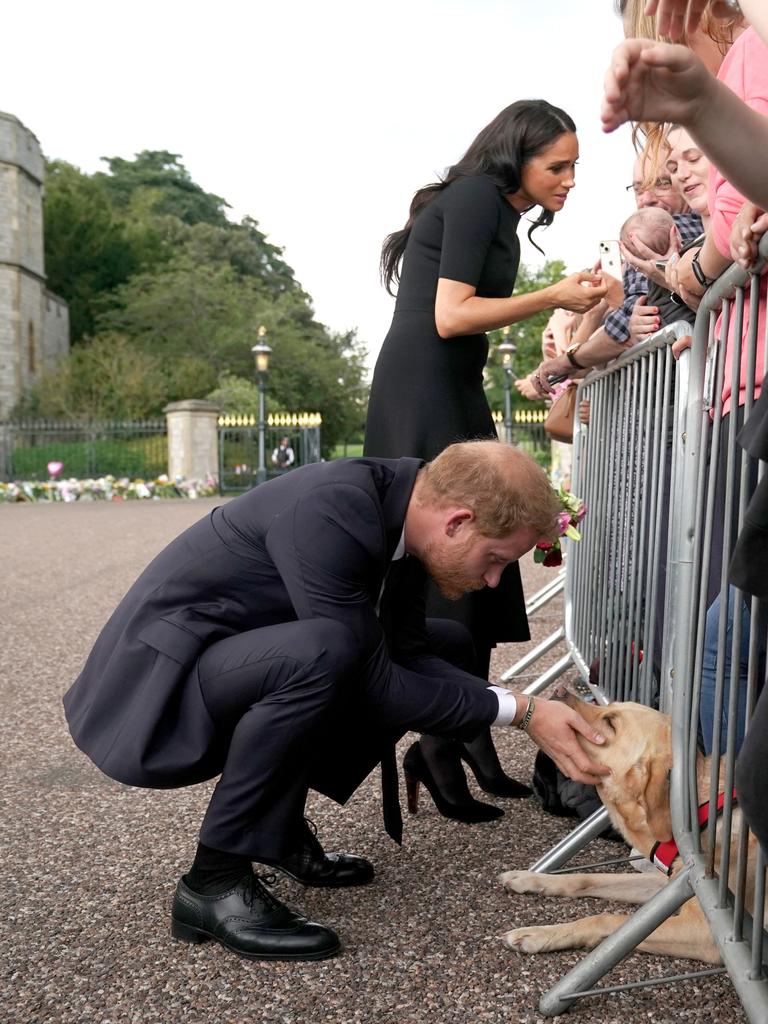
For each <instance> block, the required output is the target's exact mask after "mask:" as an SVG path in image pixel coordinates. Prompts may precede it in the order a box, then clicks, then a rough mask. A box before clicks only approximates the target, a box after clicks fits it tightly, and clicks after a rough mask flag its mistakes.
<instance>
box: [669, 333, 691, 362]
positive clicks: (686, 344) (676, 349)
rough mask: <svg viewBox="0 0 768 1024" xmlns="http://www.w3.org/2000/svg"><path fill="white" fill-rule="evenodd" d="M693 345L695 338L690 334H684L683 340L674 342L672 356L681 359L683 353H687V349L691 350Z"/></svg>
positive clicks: (679, 339)
mask: <svg viewBox="0 0 768 1024" xmlns="http://www.w3.org/2000/svg"><path fill="white" fill-rule="evenodd" d="M692 344H693V337H692V336H691V335H690V334H684V335H683V336H682V338H678V339H677V341H673V342H672V355H673V356H674V357H675V359H679V358H680V356H681V355H682V354H683V352H685V350H686V349H687V348H690V347H691V345H692Z"/></svg>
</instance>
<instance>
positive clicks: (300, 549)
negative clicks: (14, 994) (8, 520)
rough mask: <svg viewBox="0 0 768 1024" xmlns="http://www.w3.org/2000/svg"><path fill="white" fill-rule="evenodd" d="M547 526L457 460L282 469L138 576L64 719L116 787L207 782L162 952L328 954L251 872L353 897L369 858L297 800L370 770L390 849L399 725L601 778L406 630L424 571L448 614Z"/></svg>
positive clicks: (345, 790) (535, 505)
mask: <svg viewBox="0 0 768 1024" xmlns="http://www.w3.org/2000/svg"><path fill="white" fill-rule="evenodd" d="M558 510H559V503H558V501H557V499H556V498H555V496H554V493H553V491H552V489H551V487H550V485H549V482H548V480H547V478H546V476H545V474H544V473H543V472H542V471H541V469H539V467H538V466H537V465H536V464H535V462H533V460H532V459H530V458H528V457H527V456H526V455H524V454H523V453H521V452H520V451H518V450H517V449H514V448H511V447H509V446H506V445H502V444H500V443H499V442H496V441H478V442H470V443H466V444H457V445H451V446H450V447H449V448H447V449H446V450H445V451H444V452H443V453H442V454H441V455H439V456H438V457H437V458H436V459H435V460H434V461H433V462H431V463H429V464H428V465H424V464H423V463H421V462H420V461H419V460H417V459H408V458H404V459H399V460H384V459H345V460H339V461H336V462H330V463H321V464H318V465H310V466H304V467H301V468H299V469H297V470H295V471H294V472H292V473H288V474H286V475H285V476H283V477H280V478H279V479H275V480H272V481H270V482H269V483H266V484H263V485H261V486H259V487H257V488H255V489H254V490H252V491H249V492H248V493H247V494H244V495H242V496H241V497H239V498H237V499H235V500H234V501H231V502H229V503H228V504H226V505H224V506H222V507H220V508H217V509H215V510H214V511H213V512H212V513H211V515H210V516H208V517H207V518H206V519H204V520H202V521H201V522H199V523H196V524H195V525H194V526H192V527H190V528H189V529H188V530H186V531H185V532H184V533H182V534H181V535H180V536H179V537H177V538H176V540H174V541H173V542H172V543H171V544H169V545H168V547H167V548H165V550H164V551H162V552H161V553H160V554H159V555H158V556H157V557H156V558H155V559H154V560H153V561H152V562H151V563H150V565H149V566H148V567H147V568H146V569H145V570H144V572H143V573H142V575H141V576H140V577H139V579H138V580H137V581H136V582H135V583H134V585H133V586H132V587H131V589H130V590H129V591H128V593H127V594H126V596H125V597H124V598H123V600H122V601H121V602H120V604H119V605H118V607H117V609H116V610H115V612H114V614H113V615H112V617H111V618H110V620H109V621H108V622H107V624H106V626H105V627H104V629H103V631H102V633H101V634H100V636H99V638H98V640H97V641H96V644H95V646H94V648H93V650H92V652H91V654H90V656H89V658H88V660H87V662H86V664H85V667H84V668H83V671H82V673H81V675H80V676H79V677H78V679H77V680H76V682H75V683H74V685H73V686H72V687H71V689H70V690H69V692H68V693H67V694H66V696H65V698H64V705H65V709H66V715H67V720H68V722H69V727H70V730H71V732H72V736H73V737H74V739H75V742H76V743H77V744H78V746H79V747H80V748H81V749H82V750H84V751H85V753H87V754H88V756H89V757H90V758H91V759H92V760H93V761H94V762H95V763H96V764H97V765H98V767H99V768H100V769H101V770H102V771H103V772H105V773H106V774H107V775H109V776H111V777H112V778H114V779H117V780H119V781H120V782H124V783H127V784H129V785H133V786H148V787H154V788H165V787H175V786H186V785H191V784H193V783H198V782H201V781H203V780H204V779H210V778H212V777H214V776H216V775H219V776H220V778H219V781H218V784H217V785H216V788H215V790H214V793H213V796H212V797H211V801H210V804H209V806H208V809H207V811H206V814H205V817H204V820H203V823H202V829H201V832H200V842H199V845H198V849H197V854H196V856H195V859H194V863H193V864H192V867H191V870H190V871H189V872H188V873H187V874H186V875H184V876H183V878H182V879H181V880H180V881H179V883H178V886H177V889H176V896H175V898H174V904H173V911H172V933H173V935H174V936H175V937H176V938H179V939H186V940H188V941H191V942H203V941H205V940H206V939H215V940H217V941H218V942H220V943H221V944H222V945H224V946H225V947H226V948H227V949H229V950H231V951H232V952H235V953H238V954H240V955H241V956H246V957H251V958H256V959H275V960H316V959H321V958H323V957H327V956H332V955H333V954H334V953H336V952H337V951H338V949H339V948H340V944H339V939H338V937H337V936H336V934H335V933H334V932H333V931H332V930H331V929H330V928H326V927H324V926H323V925H320V924H316V923H313V922H311V921H307V920H306V918H304V917H303V916H302V915H300V914H299V913H297V912H295V911H293V910H291V909H289V908H288V907H287V906H285V905H284V904H282V903H281V902H279V901H278V900H277V899H276V898H275V897H274V896H273V895H272V893H271V892H269V890H268V889H267V888H265V885H264V883H263V881H262V880H261V879H260V878H259V877H258V876H257V875H255V874H254V873H253V868H252V861H257V862H259V863H263V864H269V865H272V866H274V867H276V868H278V869H279V870H281V871H283V872H285V873H286V874H288V875H290V876H291V877H292V878H294V879H296V880H298V881H299V882H303V883H304V884H305V885H321V886H347V885H358V884H362V883H365V882H369V881H370V880H371V879H372V877H373V866H372V865H371V864H370V863H369V862H368V861H366V860H364V859H363V858H361V857H355V856H352V855H349V854H328V853H325V852H324V851H323V848H322V846H321V845H320V842H319V841H318V840H317V838H316V837H315V836H314V834H313V833H312V832H311V831H310V830H309V828H308V826H307V823H306V821H305V819H304V805H305V801H306V798H307V792H308V789H309V788H312V789H315V790H316V791H319V792H321V793H324V794H326V795H327V796H329V797H331V798H333V799H335V800H337V801H339V802H344V801H346V800H347V799H348V798H349V797H350V796H351V795H352V793H353V792H354V791H355V789H356V788H357V787H358V786H359V785H360V783H361V782H362V781H363V779H364V778H365V777H366V776H367V775H368V774H369V772H370V771H371V770H372V769H373V768H374V766H375V765H376V764H378V763H379V762H381V764H382V787H383V790H384V792H383V804H384V812H385V824H386V826H387V831H388V832H389V833H390V835H392V836H393V837H394V838H395V839H396V840H397V841H399V840H400V838H401V833H402V819H401V818H400V811H399V803H398V801H397V775H396V769H395V763H394V745H395V743H396V742H397V740H398V739H399V738H400V737H401V736H403V735H404V733H405V732H406V731H408V730H409V729H413V730H416V731H418V732H427V733H431V734H437V735H445V736H454V737H456V738H458V739H463V740H469V739H472V738H473V737H474V736H475V735H477V734H478V733H479V732H480V731H481V730H482V729H484V728H487V726H488V725H492V724H496V725H508V724H520V723H521V722H523V721H524V724H525V727H527V729H528V731H529V733H530V734H531V736H532V737H533V739H534V740H535V741H536V742H537V743H539V745H540V746H542V747H543V748H544V749H545V750H547V752H548V753H549V754H550V756H552V757H553V758H554V759H555V761H556V762H557V763H558V764H559V766H560V767H561V768H562V769H563V770H564V771H566V772H567V773H568V774H571V775H572V776H573V777H574V778H579V779H581V780H582V781H587V782H590V781H595V778H596V776H597V775H598V774H600V773H602V771H603V769H602V768H601V766H599V765H596V764H594V763H592V762H590V760H589V759H588V758H587V757H586V755H585V754H584V753H583V751H582V750H581V748H580V747H579V745H578V743H577V739H576V733H577V732H580V733H584V734H585V735H587V736H588V737H589V738H590V739H592V740H593V741H594V740H595V738H596V737H595V734H594V733H593V732H592V730H591V729H590V728H589V727H588V726H587V725H586V723H585V722H584V720H583V719H582V718H581V716H580V715H577V714H576V713H575V712H573V711H571V709H569V708H567V707H566V705H565V704H562V703H559V702H552V703H550V702H549V701H545V700H543V701H537V702H536V704H535V707H534V705H533V704H531V705H530V706H529V704H528V702H527V701H525V700H521V701H520V702H519V703H520V706H519V707H518V702H517V701H516V700H515V697H514V696H513V695H512V694H511V693H510V692H509V691H506V690H503V689H502V688H500V687H489V686H488V684H487V683H486V682H485V681H483V680H480V679H478V678H476V677H474V676H472V675H471V674H469V673H468V672H466V671H463V670H462V669H460V668H457V667H455V666H454V665H452V664H450V663H449V662H448V661H445V660H441V659H440V658H438V657H436V656H435V651H436V650H437V651H439V650H444V651H445V650H448V647H449V646H450V644H452V645H453V647H454V649H455V648H456V637H455V635H453V636H448V634H447V633H446V632H445V630H441V627H440V620H429V621H425V618H424V609H423V603H422V602H421V600H420V598H419V597H418V595H421V594H422V593H423V589H424V587H423V584H424V573H425V572H428V573H429V574H430V575H431V576H432V577H433V578H434V579H435V580H436V581H437V583H438V584H439V585H440V587H441V588H442V589H443V591H444V592H445V593H446V595H447V596H449V597H451V596H454V597H455V596H458V595H460V594H461V593H463V592H465V591H468V590H472V589H476V588H480V587H483V586H490V587H493V586H495V585H496V584H497V583H498V581H499V576H500V575H501V572H502V570H503V569H504V567H505V565H507V564H508V563H509V562H512V561H515V560H517V559H518V558H520V557H521V556H522V555H523V554H525V552H527V551H528V550H529V549H530V548H531V547H533V545H534V544H535V543H536V541H537V540H539V539H540V538H542V537H550V538H551V537H552V536H553V535H554V533H555V532H556V531H555V526H554V523H555V519H556V515H557V512H558ZM446 625H447V627H448V628H449V629H450V630H453V631H455V630H456V629H457V628H459V629H460V628H461V627H457V626H456V624H455V623H447V624H446ZM468 642H469V643H470V646H471V639H468ZM459 646H460V645H459ZM453 660H454V661H455V660H460V659H456V658H454V659H453Z"/></svg>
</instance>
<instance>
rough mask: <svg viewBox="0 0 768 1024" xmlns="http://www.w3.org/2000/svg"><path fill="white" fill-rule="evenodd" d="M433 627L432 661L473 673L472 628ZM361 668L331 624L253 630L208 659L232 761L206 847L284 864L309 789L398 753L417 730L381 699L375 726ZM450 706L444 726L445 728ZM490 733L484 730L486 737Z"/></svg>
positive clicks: (212, 700)
mask: <svg viewBox="0 0 768 1024" xmlns="http://www.w3.org/2000/svg"><path fill="white" fill-rule="evenodd" d="M427 626H428V634H429V638H430V648H431V651H432V653H433V654H434V655H435V656H437V657H441V658H443V659H444V660H446V661H450V662H451V663H452V664H454V665H456V666H458V667H459V668H463V669H464V670H465V671H469V672H472V671H473V667H474V649H473V646H472V640H471V637H470V636H469V633H468V632H467V631H466V630H465V629H464V627H463V626H461V625H460V624H459V623H456V622H451V621H446V620H433V619H430V620H427ZM357 669H358V656H357V650H356V645H355V640H354V637H353V636H352V634H351V633H350V632H349V630H347V628H346V627H345V626H341V625H339V624H338V623H336V622H333V621H330V620H324V619H317V620H306V619H305V620H302V621H300V622H288V623H282V624H280V625H275V626H267V627H264V628H261V629H255V630H251V631H249V632H247V633H241V634H239V635H237V636H233V637H228V638H227V639H225V640H221V641H219V642H218V643H216V644H213V645H212V646H211V647H209V648H208V649H207V650H206V651H205V652H204V653H203V655H202V656H201V658H200V660H199V662H198V664H197V666H196V670H195V671H196V672H197V675H198V679H199V685H200V688H201V692H202V695H203V699H204V700H205V704H206V707H207V709H208V712H209V714H210V715H211V718H212V719H213V721H214V723H215V725H216V728H217V730H218V731H219V733H220V742H221V743H222V744H223V745H224V746H225V748H226V749H227V756H226V760H225V764H224V769H223V771H222V774H221V777H220V779H219V781H218V783H217V785H216V788H215V790H214V793H213V796H212V797H211V801H210V803H209V805H208V809H207V811H206V814H205V817H204V819H203V825H202V828H201V832H200V841H201V842H202V843H204V844H205V845H206V846H210V847H213V848H214V849H217V850H223V851H225V852H227V853H239V854H242V855H244V856H248V857H250V858H251V859H252V860H257V861H266V862H269V861H275V860H280V859H281V858H283V857H284V856H285V855H286V854H287V853H289V852H291V851H292V850H293V849H295V848H296V846H297V845H298V843H299V841H300V835H301V828H302V819H303V812H304V805H305V802H306V798H307V792H308V790H309V789H310V788H313V789H318V790H320V791H321V792H328V791H329V788H331V787H328V786H326V785H324V780H325V779H326V778H329V777H330V778H332V777H334V776H337V775H338V773H339V772H340V771H343V767H344V763H345V760H348V761H350V762H354V761H355V760H358V761H359V760H360V758H361V756H365V755H367V756H368V758H369V763H370V768H372V767H373V766H374V765H375V764H376V763H377V761H378V758H377V757H375V755H374V757H373V758H371V749H374V750H375V749H377V748H379V747H381V748H382V749H384V748H386V747H388V746H389V747H391V745H392V744H393V743H395V742H396V741H397V740H398V739H400V737H401V736H402V735H404V733H405V732H407V731H408V729H409V728H411V723H410V721H409V712H407V711H404V712H402V713H400V711H399V709H398V707H396V706H392V707H386V708H383V707H382V700H381V694H380V693H377V695H376V701H375V713H374V714H371V716H370V717H368V718H366V707H365V694H364V693H362V694H361V692H360V686H361V683H360V680H359V678H358V672H357ZM477 685H478V686H479V687H485V686H487V683H485V682H484V681H483V680H481V679H478V680H477ZM449 699H450V698H449V696H448V695H446V698H445V700H449ZM441 704H442V701H437V702H436V706H435V709H434V711H435V716H436V722H437V721H440V722H444V721H445V720H446V709H445V707H441V706H440V705H441ZM350 709H351V714H350ZM382 712H386V720H387V721H386V727H385V728H381V729H379V730H378V731H377V722H376V721H375V720H374V719H375V718H380V717H381V716H382ZM487 724H488V723H487V722H478V727H477V731H478V732H480V730H481V729H482V728H483V727H484V726H485V725H487ZM420 727H421V725H420ZM330 795H333V793H332V792H330Z"/></svg>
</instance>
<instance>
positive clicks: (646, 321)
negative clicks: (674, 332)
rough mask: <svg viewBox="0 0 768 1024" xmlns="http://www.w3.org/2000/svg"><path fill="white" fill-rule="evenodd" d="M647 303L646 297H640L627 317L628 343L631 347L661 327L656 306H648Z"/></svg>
mask: <svg viewBox="0 0 768 1024" xmlns="http://www.w3.org/2000/svg"><path fill="white" fill-rule="evenodd" d="M647 302H648V296H647V295H641V296H640V297H639V298H638V300H637V302H636V303H635V305H634V307H633V309H632V313H631V315H630V317H629V342H630V344H631V345H637V343H638V342H639V341H645V339H646V338H648V337H650V336H651V335H652V334H653V333H654V332H655V331H658V329H659V328H660V327H661V318H660V317H659V308H658V306H648V305H646V303H647Z"/></svg>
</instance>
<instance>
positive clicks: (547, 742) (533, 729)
mask: <svg viewBox="0 0 768 1024" xmlns="http://www.w3.org/2000/svg"><path fill="white" fill-rule="evenodd" d="M577 734H578V735H581V736H583V737H584V739H585V740H586V741H587V742H588V743H594V744H596V745H597V746H600V745H601V744H602V743H604V742H605V737H604V736H603V735H602V734H601V733H599V732H597V731H596V730H595V729H593V728H592V727H591V726H590V725H589V724H588V723H587V722H585V721H584V719H583V718H582V717H581V715H579V714H577V712H575V711H574V710H573V709H572V708H569V707H568V706H567V705H566V704H563V703H562V702H561V701H557V700H538V699H537V700H536V707H535V709H534V712H533V716H532V718H531V721H530V725H529V726H528V735H529V736H530V737H531V739H532V740H533V742H534V743H535V744H536V745H537V746H538V747H541V749H542V750H543V751H544V753H545V754H548V755H549V756H550V757H551V758H552V760H553V761H554V762H555V764H556V765H557V767H558V768H559V769H560V771H561V772H563V773H564V774H565V775H567V776H568V777H569V778H571V779H575V780H576V782H585V783H586V784H587V785H591V786H595V785H597V784H598V783H600V782H602V780H603V779H604V778H605V776H606V775H610V769H609V768H606V767H605V765H603V764H600V763H599V762H597V761H593V760H592V759H591V758H590V757H589V755H588V754H587V752H586V751H585V749H584V747H583V746H582V744H581V743H580V742H579V739H578V735H577Z"/></svg>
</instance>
